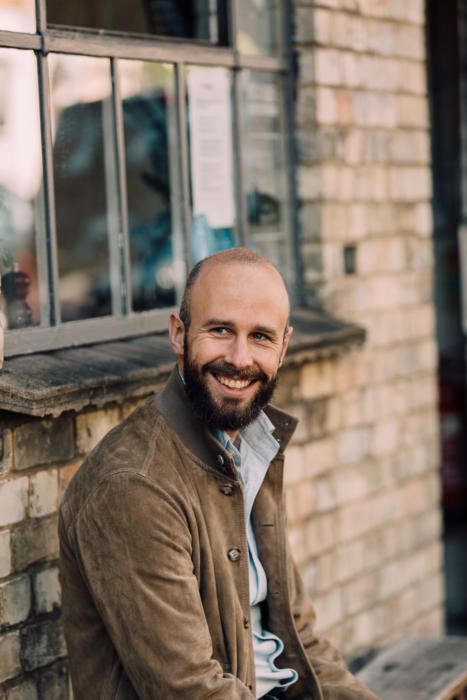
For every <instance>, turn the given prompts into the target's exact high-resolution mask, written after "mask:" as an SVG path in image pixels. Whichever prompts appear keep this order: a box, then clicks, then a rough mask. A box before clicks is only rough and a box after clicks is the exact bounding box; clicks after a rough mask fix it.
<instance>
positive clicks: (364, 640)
mask: <svg viewBox="0 0 467 700" xmlns="http://www.w3.org/2000/svg"><path fill="white" fill-rule="evenodd" d="M385 627H386V620H385V615H384V609H383V608H382V607H381V606H378V607H374V608H372V609H371V610H365V611H362V612H360V613H357V614H356V615H354V616H353V617H351V618H349V619H348V620H347V621H346V622H345V623H344V644H343V646H342V647H341V650H342V651H343V653H344V654H348V653H349V651H350V650H352V653H354V654H356V653H357V652H358V651H360V650H364V649H368V648H369V647H370V646H371V645H372V644H374V643H375V636H379V635H380V636H382V635H383V634H384V632H385ZM375 631H376V632H375Z"/></svg>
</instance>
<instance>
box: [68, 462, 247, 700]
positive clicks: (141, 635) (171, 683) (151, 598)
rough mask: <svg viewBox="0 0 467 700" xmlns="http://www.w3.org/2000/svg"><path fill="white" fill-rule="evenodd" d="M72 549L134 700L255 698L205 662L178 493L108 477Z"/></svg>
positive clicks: (125, 475) (204, 631) (205, 637)
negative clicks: (160, 699) (130, 685)
mask: <svg viewBox="0 0 467 700" xmlns="http://www.w3.org/2000/svg"><path fill="white" fill-rule="evenodd" d="M174 533H177V536H176V537H175V536H174ZM72 546H73V549H74V550H75V553H76V557H77V559H78V561H79V563H80V568H81V572H82V575H83V577H84V578H85V581H86V583H87V587H88V589H89V591H90V593H91V596H92V598H93V602H94V605H95V606H96V608H97V611H98V613H99V615H100V617H101V619H102V620H103V622H104V625H105V628H106V632H107V634H108V635H109V636H110V638H111V640H112V643H113V645H114V647H115V649H116V652H117V654H118V656H119V658H120V660H121V663H122V664H123V667H124V669H125V672H126V674H127V676H128V678H129V679H130V681H131V684H132V685H133V688H134V689H135V691H136V693H137V695H138V697H139V698H141V699H142V700H146V699H147V700H150V699H151V700H153V699H154V698H155V697H158V698H164V700H171V699H172V698H177V699H178V700H179V699H186V700H192V699H193V698H210V699H211V698H212V700H215V699H216V698H219V699H220V698H222V700H234V699H235V700H239V699H241V700H247V699H248V700H252V699H253V698H254V697H255V696H254V695H253V694H252V692H251V690H250V689H249V688H247V687H246V686H245V685H244V684H243V683H241V682H240V680H239V679H238V678H236V677H234V676H233V675H232V674H227V673H224V670H223V668H222V666H221V664H220V663H219V662H218V661H216V660H215V659H214V658H213V657H212V644H211V637H210V632H209V629H208V625H207V622H206V619H205V615H204V610H203V606H202V601H201V598H200V594H199V586H198V580H197V578H196V575H195V572H194V571H193V561H192V556H191V534H190V530H189V526H188V520H187V517H186V514H185V513H184V512H183V509H182V507H181V505H180V502H179V500H178V499H177V496H176V493H174V494H172V495H171V494H168V493H167V492H165V491H164V490H162V489H161V488H159V486H158V485H157V484H154V483H153V482H152V481H150V480H147V479H146V478H145V477H144V476H141V475H137V474H133V473H129V472H121V473H116V474H114V475H112V476H111V477H108V478H107V479H106V480H105V481H104V482H103V483H101V484H100V485H99V487H98V488H97V489H96V491H95V492H94V493H93V495H92V496H91V497H90V498H89V500H88V502H87V504H86V506H85V508H84V509H83V511H82V512H81V514H80V516H79V520H78V522H77V523H76V529H75V535H74V543H73V545H72Z"/></svg>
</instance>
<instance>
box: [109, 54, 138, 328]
mask: <svg viewBox="0 0 467 700" xmlns="http://www.w3.org/2000/svg"><path fill="white" fill-rule="evenodd" d="M110 69H111V77H112V111H113V119H112V122H113V126H114V131H113V133H114V138H113V145H114V149H115V150H114V154H115V156H114V157H115V183H114V184H115V190H114V192H115V193H116V198H117V202H116V204H117V209H116V213H117V217H116V219H117V221H116V224H117V225H116V227H112V226H110V227H109V237H110V238H109V246H110V273H111V280H112V306H113V308H114V313H117V314H118V313H121V314H123V315H127V314H130V313H131V311H132V309H133V300H132V290H131V259H130V241H129V232H128V201H127V189H126V168H125V137H124V126H123V109H122V101H121V96H120V85H119V77H118V60H117V59H113V58H112V59H110Z"/></svg>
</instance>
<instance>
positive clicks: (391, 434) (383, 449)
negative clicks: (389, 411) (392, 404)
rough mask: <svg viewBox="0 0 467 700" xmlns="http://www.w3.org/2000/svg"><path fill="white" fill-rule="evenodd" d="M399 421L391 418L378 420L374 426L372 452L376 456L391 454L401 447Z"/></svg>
mask: <svg viewBox="0 0 467 700" xmlns="http://www.w3.org/2000/svg"><path fill="white" fill-rule="evenodd" d="M399 440H400V428H399V421H398V420H397V419H394V418H392V419H391V418H390V419H387V420H384V421H379V422H377V423H376V424H375V425H374V427H373V435H372V438H371V454H372V455H374V456H376V457H381V456H383V455H387V454H391V453H392V452H394V451H395V450H397V448H398V447H399Z"/></svg>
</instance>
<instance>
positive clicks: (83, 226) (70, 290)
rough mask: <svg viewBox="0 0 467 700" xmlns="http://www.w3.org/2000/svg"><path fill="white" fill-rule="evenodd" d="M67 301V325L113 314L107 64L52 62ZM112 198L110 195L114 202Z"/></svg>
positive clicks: (63, 298) (62, 292)
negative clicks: (109, 231)
mask: <svg viewBox="0 0 467 700" xmlns="http://www.w3.org/2000/svg"><path fill="white" fill-rule="evenodd" d="M50 59H51V60H50V76H51V95H52V107H53V139H54V144H53V157H54V179H55V201H56V217H57V247H58V267H59V278H60V279H59V299H60V305H61V312H62V320H63V321H72V320H76V319H81V318H90V317H93V316H103V315H106V314H110V313H111V311H112V306H111V292H110V273H109V245H108V238H107V229H108V216H109V212H108V207H109V204H108V201H109V202H110V203H111V201H112V200H111V197H110V195H111V194H112V192H111V189H112V188H111V185H112V178H115V173H114V172H112V168H110V169H109V168H108V170H110V172H109V173H108V178H107V180H106V167H105V166H106V153H105V151H106V152H112V151H113V139H114V136H113V133H114V131H113V122H112V106H111V98H110V95H111V80H110V66H109V62H108V60H107V59H103V58H91V57H84V56H62V55H51V56H50ZM106 190H107V191H109V190H110V192H109V196H107V192H106Z"/></svg>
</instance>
